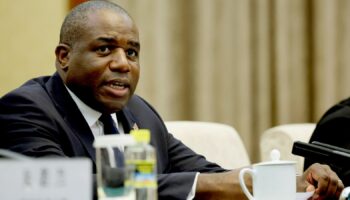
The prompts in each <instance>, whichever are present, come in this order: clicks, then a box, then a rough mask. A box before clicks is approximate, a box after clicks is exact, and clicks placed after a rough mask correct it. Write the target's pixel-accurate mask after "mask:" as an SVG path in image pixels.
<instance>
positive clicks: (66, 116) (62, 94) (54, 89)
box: [47, 73, 96, 163]
mask: <svg viewBox="0 0 350 200" xmlns="http://www.w3.org/2000/svg"><path fill="white" fill-rule="evenodd" d="M47 90H48V93H49V94H50V95H51V98H52V101H53V102H54V103H55V106H56V107H57V108H58V110H59V112H60V114H61V116H62V117H63V120H64V121H65V123H66V124H67V125H68V127H65V128H66V130H67V134H73V135H76V136H77V138H79V140H80V142H81V143H82V145H83V147H84V149H85V151H86V152H87V156H88V157H90V158H91V159H92V161H93V162H94V163H95V161H96V158H95V149H94V148H93V145H92V144H93V141H94V136H93V134H92V132H91V129H90V127H89V125H88V124H87V122H86V121H85V119H84V117H83V115H82V113H81V112H80V110H79V108H78V107H77V105H76V104H75V102H74V101H73V99H72V98H71V96H70V95H69V93H68V91H67V89H66V88H65V86H64V84H63V82H62V80H61V78H60V77H59V75H58V74H57V73H55V74H54V75H53V76H52V78H51V80H50V81H49V82H48V83H47ZM73 145H74V144H73Z"/></svg>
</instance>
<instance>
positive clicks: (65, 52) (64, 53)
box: [55, 43, 71, 71]
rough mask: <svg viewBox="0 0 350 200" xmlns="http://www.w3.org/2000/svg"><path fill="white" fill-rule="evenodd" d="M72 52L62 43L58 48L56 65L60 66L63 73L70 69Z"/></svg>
mask: <svg viewBox="0 0 350 200" xmlns="http://www.w3.org/2000/svg"><path fill="white" fill-rule="evenodd" d="M70 51H71V48H70V46H68V45H67V44H62V43H60V44H59V45H58V46H57V47H56V50H55V54H56V64H58V65H59V67H60V68H61V69H62V70H63V71H66V70H67V69H68V61H69V55H70Z"/></svg>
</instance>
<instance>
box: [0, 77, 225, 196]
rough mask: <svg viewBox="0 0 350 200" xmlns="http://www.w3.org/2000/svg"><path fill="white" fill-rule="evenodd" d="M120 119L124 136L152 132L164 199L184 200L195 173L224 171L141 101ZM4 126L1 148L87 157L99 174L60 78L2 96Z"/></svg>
mask: <svg viewBox="0 0 350 200" xmlns="http://www.w3.org/2000/svg"><path fill="white" fill-rule="evenodd" d="M121 113H122V116H123V118H124V119H123V120H122V122H123V126H124V128H126V129H125V130H130V128H131V127H133V124H134V123H136V124H137V125H138V127H139V128H146V129H150V131H151V144H152V145H153V146H154V147H155V148H156V150H157V170H158V173H159V175H158V177H159V178H158V194H159V198H160V199H185V198H186V196H187V195H188V193H189V191H190V189H191V187H192V184H193V180H194V177H195V172H220V171H224V170H223V169H222V168H221V167H219V166H218V165H216V164H214V163H211V162H208V161H206V160H205V158H204V157H203V156H201V155H198V154H196V153H194V152H193V151H192V150H191V149H189V148H188V147H186V146H185V145H184V144H183V143H182V142H180V141H179V140H177V139H175V138H174V137H173V136H172V135H171V134H169V133H168V131H167V129H166V127H165V125H164V123H163V121H162V119H161V117H160V116H159V115H158V113H157V112H156V111H155V110H154V109H153V108H152V107H151V106H150V105H149V104H148V103H147V102H146V101H144V100H143V99H142V98H140V97H139V96H137V95H134V96H133V97H132V98H131V100H130V101H129V103H128V105H127V106H126V107H125V108H124V109H123V110H122V111H121ZM118 116H119V115H118ZM0 123H1V126H0V127H1V131H0V148H6V149H9V150H12V151H16V152H20V153H23V154H25V155H29V156H33V157H42V156H64V157H88V158H90V159H91V161H92V162H93V166H94V169H93V170H94V172H95V171H96V167H95V150H94V148H93V146H92V143H93V140H94V137H93V134H92V132H91V130H90V128H89V126H88V124H87V123H86V121H85V119H84V118H83V116H82V114H81V112H80V111H79V109H78V107H77V106H76V104H75V103H74V101H73V100H72V98H71V97H70V95H69V93H68V91H67V90H66V88H65V86H64V84H63V82H62V80H61V78H60V77H59V76H58V74H57V73H55V74H54V75H53V76H46V77H39V78H36V79H32V80H30V81H28V82H26V83H25V84H24V85H22V86H21V87H19V88H18V89H16V90H14V91H12V92H10V93H8V94H7V95H5V96H3V97H2V98H1V100H0Z"/></svg>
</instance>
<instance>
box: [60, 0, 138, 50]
mask: <svg viewBox="0 0 350 200" xmlns="http://www.w3.org/2000/svg"><path fill="white" fill-rule="evenodd" d="M99 10H111V11H113V12H116V13H118V14H121V15H126V16H128V17H129V18H131V17H130V15H129V14H128V13H127V12H126V10H124V9H123V8H122V7H120V6H119V5H117V4H115V3H112V2H110V1H106V0H91V1H87V2H84V3H82V4H79V5H78V6H76V7H75V8H74V9H73V10H72V11H71V12H70V13H69V14H68V15H67V16H66V18H65V19H64V22H63V24H62V26H61V32H60V43H64V44H67V45H73V44H74V43H75V42H76V41H77V39H78V38H80V36H81V34H82V31H84V30H85V29H84V27H85V25H86V23H87V19H88V15H89V14H91V13H94V12H96V11H99Z"/></svg>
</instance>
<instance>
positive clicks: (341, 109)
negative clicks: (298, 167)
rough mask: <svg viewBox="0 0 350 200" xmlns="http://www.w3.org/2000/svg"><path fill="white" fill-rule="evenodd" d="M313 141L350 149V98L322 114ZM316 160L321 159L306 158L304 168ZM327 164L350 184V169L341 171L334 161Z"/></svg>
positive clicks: (346, 183) (345, 182)
mask: <svg viewBox="0 0 350 200" xmlns="http://www.w3.org/2000/svg"><path fill="white" fill-rule="evenodd" d="M313 141H319V142H323V143H327V144H331V145H334V146H339V147H343V148H346V149H350V98H348V99H345V100H343V101H341V102H339V103H338V104H336V105H334V106H333V107H332V108H330V109H329V110H328V111H327V112H326V113H325V114H324V115H323V116H322V118H321V119H320V121H319V122H318V123H317V126H316V128H315V130H314V132H313V134H312V136H311V138H310V143H311V142H313ZM314 162H319V161H317V160H311V159H305V165H304V169H306V168H307V167H309V166H310V165H311V164H312V163H314ZM326 164H329V165H331V167H332V169H333V170H334V171H335V172H337V174H338V175H339V176H340V178H341V179H342V180H343V183H344V184H345V186H350V169H344V170H341V171H340V170H338V169H337V167H336V166H332V163H326Z"/></svg>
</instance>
